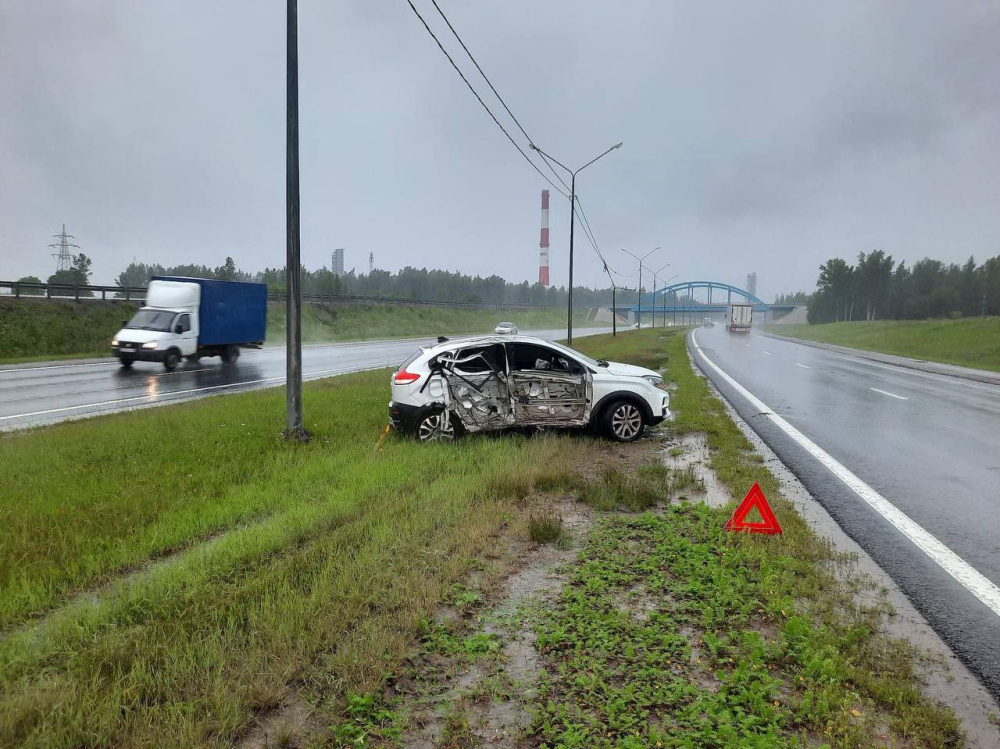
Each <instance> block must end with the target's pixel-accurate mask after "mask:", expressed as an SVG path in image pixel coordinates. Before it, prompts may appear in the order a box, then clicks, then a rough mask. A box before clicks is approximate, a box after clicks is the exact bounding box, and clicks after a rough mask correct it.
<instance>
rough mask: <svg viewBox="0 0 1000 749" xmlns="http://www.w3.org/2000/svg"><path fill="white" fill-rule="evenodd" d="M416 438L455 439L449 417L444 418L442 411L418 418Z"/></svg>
mask: <svg viewBox="0 0 1000 749" xmlns="http://www.w3.org/2000/svg"><path fill="white" fill-rule="evenodd" d="M417 439H418V440H420V441H421V442H451V441H452V440H453V439H455V427H454V425H452V423H451V419H447V420H446V419H445V417H444V412H443V411H438V412H436V413H431V414H427V416H425V417H424V418H423V419H421V420H420V426H419V427H418V428H417Z"/></svg>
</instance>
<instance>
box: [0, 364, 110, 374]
mask: <svg viewBox="0 0 1000 749" xmlns="http://www.w3.org/2000/svg"><path fill="white" fill-rule="evenodd" d="M111 366H118V362H116V361H103V362H97V363H95V364H53V365H51V366H44V367H21V368H20V369H0V375H5V374H7V373H8V372H35V371H37V370H41V369H71V368H75V367H111Z"/></svg>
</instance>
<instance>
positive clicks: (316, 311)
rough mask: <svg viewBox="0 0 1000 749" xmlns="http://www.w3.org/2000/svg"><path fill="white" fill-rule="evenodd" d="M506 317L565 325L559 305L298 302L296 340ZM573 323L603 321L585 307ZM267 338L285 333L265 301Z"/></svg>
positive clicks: (276, 309)
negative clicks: (511, 307)
mask: <svg viewBox="0 0 1000 749" xmlns="http://www.w3.org/2000/svg"><path fill="white" fill-rule="evenodd" d="M502 320H511V321H513V322H514V323H516V324H517V326H518V328H519V329H521V330H529V329H546V328H556V329H558V328H565V327H566V310H564V309H525V310H480V309H455V308H449V307H396V306H388V305H387V306H360V305H359V306H355V305H344V306H321V305H306V306H304V307H303V308H302V340H303V341H305V342H307V343H309V342H313V343H315V342H323V341H361V340H377V339H380V338H407V337H417V336H431V335H460V334H464V333H492V332H493V328H494V327H495V326H496V324H497V323H498V322H500V321H502ZM573 324H574V325H576V326H587V327H607V324H606V323H594V322H588V321H587V319H586V314H585V312H579V313H578V314H577V315H575V317H574V321H573ZM267 331H268V340H269V341H271V342H279V343H280V342H282V341H283V340H284V335H285V332H284V331H285V308H284V306H283V305H271V306H270V307H269V309H268V319H267Z"/></svg>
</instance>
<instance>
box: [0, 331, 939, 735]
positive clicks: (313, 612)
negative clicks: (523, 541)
mask: <svg viewBox="0 0 1000 749" xmlns="http://www.w3.org/2000/svg"><path fill="white" fill-rule="evenodd" d="M581 347H583V348H586V349H587V350H588V351H589V352H590V353H592V354H594V355H597V356H602V357H606V358H607V357H610V358H618V359H624V360H626V361H632V362H635V363H640V364H647V365H658V364H664V363H665V364H666V366H667V371H668V374H669V377H670V378H671V379H672V380H673V381H674V382H675V383H676V384H677V391H676V393H675V395H674V400H673V407H674V408H675V410H676V411H677V412H678V418H677V422H676V424H675V425H673V426H672V427H671V429H672V430H673V431H674V432H685V431H699V432H704V433H705V434H706V435H707V437H708V440H709V444H710V446H711V448H712V465H713V467H714V468H715V469H716V471H717V473H718V475H719V477H720V478H721V479H722V480H723V481H724V482H725V483H726V484H727V485H728V486H729V487H730V488H731V489H732V490H733V493H734V494H737V493H739V494H741V493H742V490H743V488H744V487H745V486H748V485H749V483H748V482H749V481H751V480H753V479H758V480H760V482H761V485H762V486H763V487H764V489H765V491H766V492H767V493H768V496H769V498H771V499H772V500H773V501H774V503H775V505H776V511H777V513H778V516H779V518H780V520H781V522H782V525H783V526H784V529H785V535H784V536H783V537H780V538H765V539H758V538H752V537H732V536H727V535H726V534H724V533H723V532H722V530H721V527H722V524H723V522H724V520H725V517H726V512H725V511H723V510H712V509H710V508H707V507H701V506H696V505H686V504H681V505H677V506H672V507H671V508H669V509H668V510H667V511H666V512H664V513H660V514H647V515H634V514H625V515H622V514H618V512H619V511H621V510H631V511H636V510H645V509H649V508H651V507H653V506H654V505H655V504H657V502H660V501H662V500H663V498H664V497H666V496H670V494H671V492H673V491H675V490H679V489H683V488H686V487H687V488H690V487H691V485H692V484H694V483H696V479H695V478H694V477H693V476H690V475H685V474H683V473H680V472H678V473H674V472H670V471H666V470H665V469H663V468H662V467H661V466H657V465H649V466H647V467H645V468H643V469H642V470H636V471H634V472H633V471H628V470H625V468H624V465H625V464H624V462H623V461H625V460H626V459H627V456H628V455H630V454H633V452H634V451H635V450H640V449H655V443H652V442H650V443H647V444H646V446H645V448H643V445H634V446H630V447H620V446H610V445H607V444H602V443H600V442H597V441H594V440H591V439H588V438H579V437H573V436H568V435H545V436H542V437H537V438H533V439H527V438H524V437H520V436H508V437H500V438H495V437H493V438H490V437H483V438H469V439H466V440H462V441H459V442H458V443H455V444H452V445H426V446H419V445H417V444H415V443H413V442H411V441H408V440H403V439H392V438H390V439H389V440H387V441H386V443H385V445H384V447H383V449H382V450H381V451H376V450H375V449H374V445H375V442H376V439H377V437H378V434H379V431H380V429H381V427H382V426H383V425H384V423H385V413H384V409H385V399H386V384H385V382H386V380H385V378H386V373H385V372H380V373H364V374H358V375H350V376H344V377H339V378H334V379H331V380H326V381H320V382H315V383H310V384H308V385H307V386H306V395H305V397H306V401H305V407H306V414H307V417H308V422H309V424H308V426H309V427H310V428H311V429H313V431H314V433H315V435H316V436H315V439H314V440H313V442H312V443H310V444H308V445H289V444H285V443H284V442H283V441H281V439H280V437H279V434H278V433H279V430H280V427H281V423H280V421H281V420H280V415H281V414H282V413H283V410H282V403H283V397H282V393H281V392H280V391H263V392H257V393H253V394H246V395H237V396H227V397H226V398H218V399H207V400H204V401H198V402H193V403H188V404H183V405H178V406H171V407H165V408H162V409H155V410H149V411H139V412H134V413H126V414H118V415H114V416H110V417H102V418H98V419H93V420H89V421H84V422H78V423H72V424H63V425H57V426H54V427H49V428H46V429H42V430H38V431H35V432H30V433H23V434H16V435H8V436H5V437H3V438H2V439H0V451H2V452H3V460H2V461H0V470H2V471H8V473H6V474H4V475H2V476H0V478H3V479H6V481H7V483H6V485H7V486H13V487H15V489H14V491H13V492H9V493H8V494H7V495H5V496H3V497H2V498H0V508H2V513H3V514H2V516H0V561H2V563H3V564H4V565H5V566H4V568H3V569H4V575H5V577H2V578H0V600H3V601H5V602H6V603H5V604H4V605H5V606H6V609H5V611H6V617H7V619H6V620H5V625H4V627H5V628H6V631H5V632H0V746H24V747H43V746H44V747H52V746H66V747H71V746H119V747H139V746H150V747H152V746H177V745H183V746H206V747H214V746H229V745H231V744H232V743H233V742H234V741H237V740H239V739H240V738H241V737H244V736H245V735H246V732H247V730H248V727H249V726H251V725H252V724H253V722H254V719H255V717H258V716H261V715H266V714H267V713H268V711H270V710H277V711H279V712H280V711H281V709H282V708H284V707H287V706H288V705H289V704H290V702H292V703H294V700H299V701H305V702H306V703H307V704H308V705H309V706H310V708H309V709H310V711H315V712H314V714H315V715H317V716H320V718H321V720H320V722H319V723H318V724H316V725H314V726H313V728H315V731H314V732H313V735H312V736H311V737H309V738H310V740H311V741H312V744H311V745H317V746H323V745H326V746H355V747H357V746H372V745H373V741H374V740H375V738H376V735H377V732H376V730H375V728H376V727H375V725H374V724H376V723H377V724H379V725H380V726H388V728H387V729H386V731H385V732H384V735H383V739H379V740H380V741H382V742H383V743H382V745H383V746H396V745H398V742H399V740H400V736H401V735H402V733H401V729H400V728H399V726H400V725H401V724H402V723H403V722H405V720H406V719H407V718H406V716H405V715H402V714H400V715H397V714H395V713H394V712H393V711H392V710H389V709H388V708H387V707H386V706H385V705H383V702H384V700H385V693H384V692H383V687H384V685H385V683H386V680H387V678H389V677H390V676H391V675H392V674H398V673H399V671H400V669H401V667H402V664H404V663H405V661H406V659H407V657H409V656H410V655H412V654H413V652H414V649H415V648H419V647H424V648H434V649H436V650H437V651H440V652H446V653H447V654H448V655H449V657H461V658H465V659H466V660H468V659H479V658H489V659H497V660H499V659H502V658H504V657H505V656H504V655H503V652H504V651H503V649H502V643H500V642H499V641H498V637H497V635H495V634H490V633H489V632H475V633H470V634H469V636H467V637H462V638H461V639H460V640H454V639H453V638H447V637H444V636H443V635H440V632H439V628H438V626H437V625H436V624H435V621H436V620H435V610H436V609H437V607H438V605H439V604H440V603H442V602H443V601H446V600H447V601H449V602H450V603H451V604H452V605H455V606H458V605H464V606H467V607H471V609H470V610H475V609H476V606H477V605H481V604H475V603H474V601H476V600H478V599H479V596H478V595H477V594H476V593H475V592H472V593H470V592H469V590H467V589H464V588H456V583H457V582H458V581H460V580H466V581H468V580H470V577H469V574H470V572H472V571H473V570H480V571H482V570H484V569H485V567H484V560H485V559H487V558H488V557H490V555H491V554H495V553H496V550H497V548H498V547H503V546H506V545H509V544H511V543H512V537H511V535H510V534H511V532H512V531H511V529H512V528H519V529H523V533H524V534H525V536H526V537H530V536H532V535H534V536H535V538H536V540H538V541H548V542H551V543H554V544H557V545H558V544H560V543H562V541H563V540H564V537H565V528H563V527H562V523H561V520H560V521H557V520H556V519H555V518H554V517H553V516H552V515H551V514H545V513H542V512H536V508H537V507H538V505H539V502H540V500H539V497H543V496H545V495H547V494H549V495H551V494H555V495H560V496H563V497H565V496H566V495H567V494H569V495H572V496H574V497H578V498H579V499H581V500H582V501H583V502H585V503H587V504H589V505H590V506H592V507H594V508H596V509H598V510H600V511H602V512H604V511H610V512H607V513H606V514H605V515H604V516H603V517H604V518H605V519H604V521H603V522H602V524H601V527H600V529H599V530H598V531H597V532H595V533H594V534H593V536H592V537H591V539H590V541H589V543H588V546H587V548H586V549H585V550H584V553H583V554H581V555H580V558H579V561H578V562H577V563H576V564H575V565H574V567H573V569H572V570H571V580H570V585H569V586H568V587H567V588H566V589H565V591H564V593H563V594H562V596H561V597H559V598H558V600H556V601H555V602H554V603H553V605H552V606H550V607H548V608H547V609H542V610H535V611H533V612H532V622H533V625H532V626H533V627H534V628H535V631H536V637H538V638H539V639H538V642H539V643H540V649H541V650H542V653H541V658H542V660H541V662H542V664H543V665H544V675H543V676H542V677H541V678H540V680H539V682H538V687H537V688H538V691H537V692H536V693H534V694H533V695H532V694H528V693H523V694H519V693H517V691H516V688H514V689H512V688H509V687H503V685H502V684H498V686H497V688H496V690H494V691H489V690H484V691H483V692H482V693H481V694H480V695H479V697H477V699H489V700H492V699H508V700H509V699H513V698H518V699H523V701H524V702H525V703H526V704H527V705H528V706H530V707H531V709H532V710H533V711H534V713H533V715H534V718H533V720H532V722H531V724H530V728H529V735H528V736H526V737H525V740H526V741H527V742H528V743H529V745H539V744H541V743H545V744H547V745H549V746H566V747H570V746H581V747H582V746H587V747H590V746H615V747H633V746H655V745H656V742H657V741H659V742H661V743H662V744H663V745H665V746H705V747H708V746H733V747H737V746H739V747H743V746H758V747H769V746H794V745H796V742H799V743H800V744H801V743H807V744H808V745H817V746H818V745H821V744H823V743H824V742H827V743H829V744H831V745H834V746H844V747H848V746H850V747H854V746H858V747H860V746H870V745H872V744H873V743H875V741H876V739H877V738H878V737H880V736H882V735H883V734H884V735H885V736H886V737H887V738H886V742H888V741H889V740H892V739H894V738H899V737H901V741H909V742H910V744H912V745H918V746H956V745H957V744H958V739H957V737H956V728H955V726H954V721H953V719H951V718H950V716H949V715H948V714H947V713H946V712H944V711H942V710H941V709H939V708H937V707H936V706H934V705H932V704H929V703H928V702H927V701H926V700H924V699H923V698H922V697H921V696H920V694H919V692H918V691H917V689H916V688H915V687H914V686H913V682H912V672H911V664H912V653H911V651H910V650H909V648H908V646H906V645H905V643H899V642H894V641H891V640H888V639H886V638H885V637H884V636H883V635H882V634H881V633H880V629H879V623H880V610H881V607H880V606H879V605H878V604H877V603H876V604H875V605H874V606H872V607H869V606H859V605H858V604H857V602H856V601H855V599H854V598H853V596H852V593H853V588H852V587H851V586H850V585H846V584H844V583H843V582H841V581H839V580H838V578H837V577H836V576H835V574H834V566H835V564H836V563H837V561H838V560H837V557H836V555H835V554H833V552H832V551H831V550H830V549H829V548H828V546H827V545H826V544H824V543H823V542H822V541H821V540H820V539H818V538H816V537H815V535H813V534H812V533H811V532H810V531H809V530H808V528H807V527H806V526H805V524H804V522H803V521H802V520H801V519H799V518H798V516H797V515H795V512H794V509H793V508H792V507H791V505H789V504H788V503H786V502H784V501H782V500H781V499H780V498H779V497H778V496H777V482H776V481H775V479H774V477H773V476H771V475H770V474H769V473H768V472H767V471H766V469H764V468H763V466H762V465H761V464H760V459H759V458H757V457H756V456H755V455H754V454H753V453H752V451H751V449H750V445H749V444H748V443H747V441H746V440H745V439H744V438H743V436H742V434H741V433H740V432H739V430H738V429H737V428H736V427H735V425H734V424H733V423H732V422H731V421H730V420H729V419H728V417H727V416H726V414H725V411H724V408H723V406H722V404H721V403H719V402H718V401H717V400H716V399H715V398H713V397H712V396H711V394H710V393H709V391H708V389H707V387H706V385H705V384H704V382H702V381H701V380H700V379H698V378H697V377H695V375H694V373H693V372H692V371H691V369H690V366H689V364H688V362H687V359H686V355H685V352H684V348H683V347H684V344H683V339H682V338H681V336H679V335H676V332H670V333H666V332H664V331H659V330H648V331H637V332H633V333H630V334H629V335H628V336H619V337H617V338H612V337H611V336H601V337H598V338H595V339H581ZM529 497H530V499H529ZM170 551H176V552H177V553H175V554H172V555H170V556H169V557H167V558H165V559H162V558H161V557H163V555H164V554H167V553H168V552H170ZM155 560H158V561H157V562H156V563H155V564H152V565H151V566H149V568H148V569H138V571H137V572H136V573H135V574H128V575H123V574H122V573H123V572H126V571H131V570H133V569H136V568H142V567H143V565H145V564H147V563H149V562H150V561H155ZM480 577H487V574H486V573H484V572H483V573H482V574H481V575H480ZM855 584H859V583H855ZM97 585H101V586H103V587H100V588H98V589H96V590H94V586H97ZM81 590H90V591H91V593H90V594H88V595H82V596H74V594H75V593H78V592H80V591H81ZM637 591H639V593H640V594H641V595H643V596H648V597H650V598H651V599H652V600H654V601H655V606H654V608H652V609H649V611H648V612H647V613H646V615H644V617H638V616H636V615H635V612H631V613H630V614H628V615H623V614H622V611H623V609H622V608H621V599H622V596H623V595H626V596H627V595H633V594H635V593H636V592H637ZM68 598H72V600H71V601H70V602H69V603H68V604H67V605H63V606H61V607H59V608H54V607H56V606H58V605H59V604H60V603H64V602H65V601H66V600H67V599H68ZM461 602H464V603H461ZM46 610H48V611H49V613H48V615H47V616H46V617H45V618H44V619H43V620H42V621H40V622H36V623H32V622H30V621H26V620H27V619H29V618H30V617H31V616H32V615H34V614H35V613H38V612H43V611H46ZM624 610H627V609H624ZM645 610H646V609H645V608H643V611H645ZM439 635H440V636H439ZM421 643H422V645H421ZM440 652H439V655H440ZM699 658H700V659H701V660H700V661H699ZM372 695H382V697H380V698H375V697H373V696H372ZM775 702H777V703H778V704H777V705H775V704H774V703H775ZM336 716H340V717H341V723H342V725H340V726H335V727H330V726H332V724H335V723H337V722H338V721H337V719H336ZM460 728H461V727H460V726H459V725H458V724H457V723H456V727H455V731H454V736H455V737H457V738H455V740H454V741H453V743H452V744H451V745H452V746H455V747H459V746H473V745H476V744H475V743H473V740H472V739H471V738H468V735H467V734H462V733H461V732H460ZM341 729H343V730H341ZM380 730H381V729H380ZM637 733H638V735H636V734H637ZM462 736H466V737H467V738H468V742H467V743H461V742H463V741H466V739H463V738H461V737H462ZM286 738H288V740H289V741H291V740H292V738H293V737H286ZM298 738H302V737H298ZM298 738H296V739H295V740H298Z"/></svg>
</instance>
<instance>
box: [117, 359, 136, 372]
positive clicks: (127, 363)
mask: <svg viewBox="0 0 1000 749" xmlns="http://www.w3.org/2000/svg"><path fill="white" fill-rule="evenodd" d="M118 361H120V362H121V365H122V369H128V368H129V367H131V366H132V365H133V364H135V359H132V358H130V357H128V356H123V357H121V358H120V359H119V360H118Z"/></svg>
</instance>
